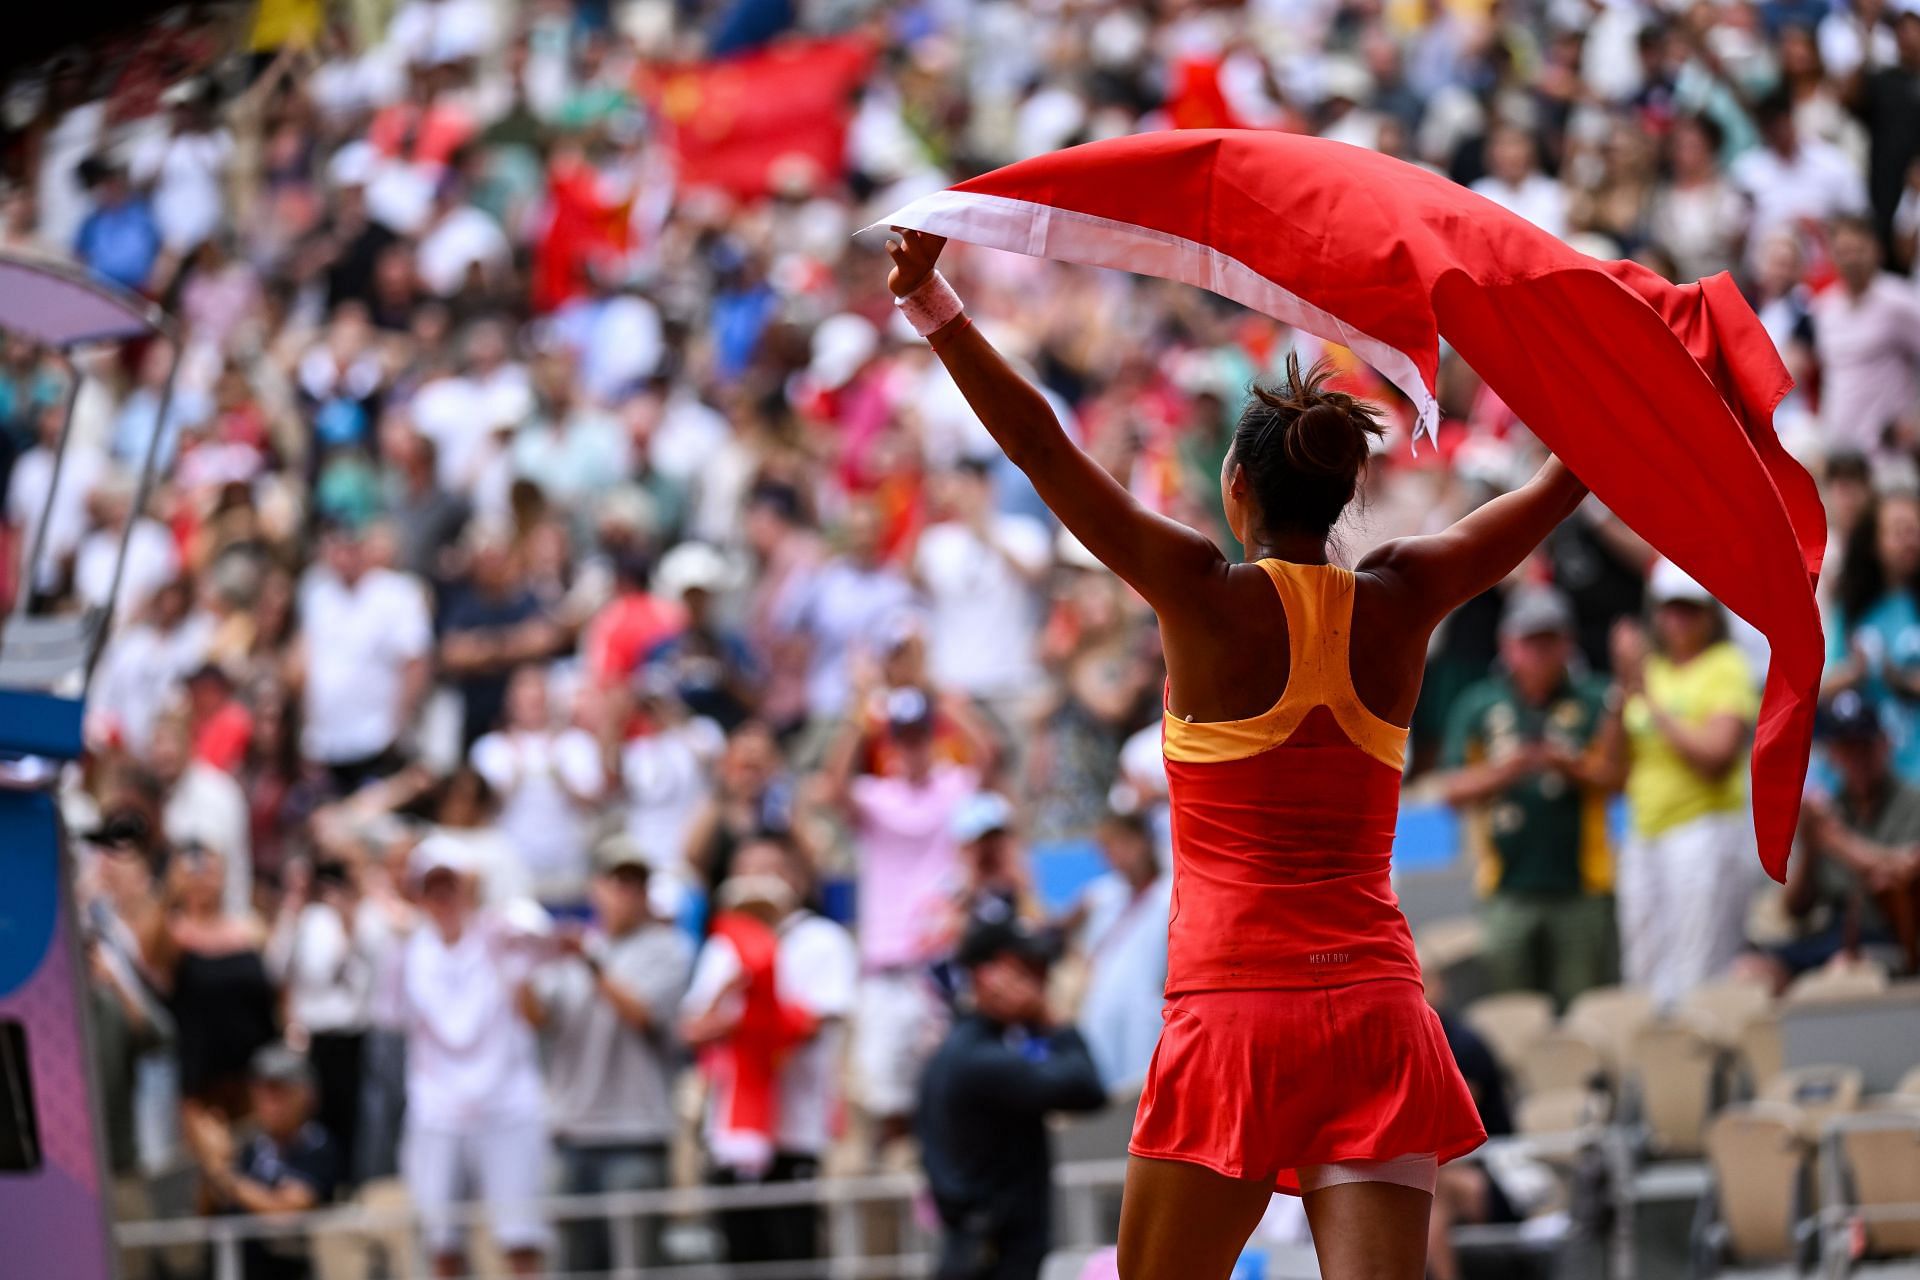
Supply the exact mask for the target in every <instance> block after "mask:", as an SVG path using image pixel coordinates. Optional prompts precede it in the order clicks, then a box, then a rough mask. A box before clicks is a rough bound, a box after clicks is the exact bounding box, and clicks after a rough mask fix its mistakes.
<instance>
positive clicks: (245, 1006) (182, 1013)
mask: <svg viewBox="0 0 1920 1280" xmlns="http://www.w3.org/2000/svg"><path fill="white" fill-rule="evenodd" d="M226 869H227V864H226V861H225V859H223V858H221V857H220V856H219V855H217V854H215V853H213V852H212V851H210V850H208V849H206V848H204V847H203V846H200V845H193V844H187V845H182V846H180V847H178V848H175V849H174V850H173V856H172V859H171V863H170V865H169V866H168V868H167V905H166V909H165V911H164V912H163V913H161V914H160V915H159V916H158V918H157V919H154V920H152V921H151V925H150V928H151V932H150V933H149V935H148V940H147V946H146V961H147V965H148V968H149V971H150V972H151V973H152V974H153V976H154V977H155V978H156V979H157V981H158V983H159V986H160V989H161V991H162V992H163V993H164V994H165V996H166V999H167V1007H168V1010H169V1011H170V1012H171V1013H172V1015H173V1020H174V1025H175V1028H176V1040H175V1051H176V1053H177V1055H178V1061H179V1069H180V1098H181V1105H180V1111H181V1118H182V1122H183V1126H185V1127H188V1128H190V1127H191V1125H192V1124H193V1123H194V1117H195V1116H196V1115H198V1114H200V1113H205V1112H213V1113H217V1114H218V1115H220V1116H221V1117H223V1118H225V1119H227V1120H238V1119H240V1118H242V1117H244V1116H246V1115H247V1111H248V1105H249V1103H248V1095H247V1063H248V1062H249V1061H250V1060H251V1059H252V1057H253V1055H254V1053H255V1052H256V1051H257V1050H259V1049H260V1048H261V1047H262V1046H264V1045H266V1044H269V1043H271V1042H272V1041H273V1040H275V1039H277V1038H278V1037H279V1002H280V1000H279V992H278V991H277V990H276V989H275V988H274V985H273V981H272V979H271V978H270V977H269V976H268V974H267V968H266V960H265V957H264V954H263V951H264V947H265V944H266V931H265V930H264V929H262V928H261V926H260V922H259V920H258V919H256V918H255V917H254V916H253V915H252V914H251V913H250V912H249V913H245V914H242V913H238V912H234V911H231V910H229V909H228V908H227V907H226V906H225V905H224V903H225V901H226V892H225V887H226V874H227V870H226Z"/></svg>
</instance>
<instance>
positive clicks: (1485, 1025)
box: [1464, 991, 1553, 1072]
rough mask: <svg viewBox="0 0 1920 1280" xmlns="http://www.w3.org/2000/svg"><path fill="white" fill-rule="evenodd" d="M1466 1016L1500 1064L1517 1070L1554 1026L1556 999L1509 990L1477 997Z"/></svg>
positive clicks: (1468, 1023)
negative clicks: (1530, 1050)
mask: <svg viewBox="0 0 1920 1280" xmlns="http://www.w3.org/2000/svg"><path fill="white" fill-rule="evenodd" d="M1464 1016H1465V1018H1466V1020H1467V1025H1468V1026H1470V1027H1472V1028H1473V1029H1474V1030H1475V1031H1476V1032H1478V1033H1479V1035H1480V1038H1481V1039H1482V1040H1485V1041H1486V1042H1487V1047H1488V1048H1490V1049H1492V1050H1493V1056H1494V1057H1495V1058H1498V1059H1499V1060H1500V1065H1501V1066H1503V1067H1505V1068H1506V1069H1507V1070H1508V1071H1509V1072H1517V1071H1518V1070H1519V1064H1520V1060H1521V1058H1523V1057H1525V1056H1526V1051H1527V1050H1528V1049H1529V1048H1531V1047H1532V1046H1533V1043H1534V1041H1536V1040H1538V1039H1539V1038H1540V1037H1541V1036H1543V1035H1545V1034H1546V1033H1547V1032H1549V1031H1551V1030H1552V1029H1553V1000H1552V999H1551V998H1550V997H1548V996H1545V995H1542V994H1541V993H1539V992H1537V991H1508V992H1503V993H1502V994H1500V995H1493V996H1483V997H1481V998H1480V999H1478V1000H1475V1001H1474V1002H1473V1003H1472V1004H1470V1005H1468V1006H1467V1008H1466V1013H1465V1015H1464Z"/></svg>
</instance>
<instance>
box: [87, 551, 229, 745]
mask: <svg viewBox="0 0 1920 1280" xmlns="http://www.w3.org/2000/svg"><path fill="white" fill-rule="evenodd" d="M212 639H213V619H212V618H210V617H208V616H207V615H206V614H203V613H196V612H195V611H194V609H193V588H192V586H191V584H189V583H188V582H187V581H185V580H184V579H183V580H179V581H175V582H170V583H168V584H167V585H166V586H163V587H161V588H160V589H159V590H158V591H156V592H154V593H153V598H152V599H151V600H149V601H148V602H147V607H146V610H145V611H144V613H143V614H142V615H141V616H140V617H139V618H138V619H137V620H135V621H134V622H133V624H132V625H130V626H128V627H126V628H125V629H124V630H122V631H121V632H120V633H119V634H118V635H116V636H115V637H114V638H113V641H112V642H111V643H110V644H109V645H108V647H107V651H106V654H105V656H104V657H103V658H102V659H101V670H100V675H99V679H98V680H97V681H96V682H95V686H94V692H93V696H92V698H91V699H90V703H91V707H90V714H91V716H92V717H93V719H94V723H95V728H96V732H97V733H98V734H100V736H104V737H108V738H117V739H118V740H119V742H120V744H121V745H122V746H123V747H125V748H126V749H127V750H128V751H130V752H132V753H133V754H134V755H136V756H142V757H144V756H145V755H146V754H147V752H148V750H149V748H150V746H151V743H152V739H153V733H154V729H155V726H156V725H157V724H158V723H159V721H160V719H161V716H162V714H163V712H164V711H165V710H166V707H167V703H168V701H169V700H170V699H171V698H173V696H174V695H175V694H176V692H177V691H178V690H179V688H180V684H181V682H182V681H184V680H185V679H186V678H187V676H188V675H190V674H191V673H192V672H193V671H194V670H195V669H196V668H197V667H199V666H200V665H201V664H202V663H203V662H205V661H206V657H207V649H208V646H209V644H210V643H211V642H212Z"/></svg>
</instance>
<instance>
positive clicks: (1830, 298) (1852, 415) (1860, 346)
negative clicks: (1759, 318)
mask: <svg viewBox="0 0 1920 1280" xmlns="http://www.w3.org/2000/svg"><path fill="white" fill-rule="evenodd" d="M1833 265H1834V268H1835V270H1836V271H1837V272H1838V273H1839V276H1840V278H1839V280H1838V281H1837V282H1836V283H1834V284H1833V285H1831V286H1829V287H1828V288H1827V289H1826V290H1825V291H1824V292H1822V293H1820V294H1818V295H1817V296H1816V297H1815V298H1814V300H1813V310H1812V315H1813V336H1814V349H1815V351H1816V352H1818V354H1819V356H1820V363H1821V367H1822V369H1824V370H1825V379H1824V381H1823V382H1822V384H1821V388H1820V426H1821V430H1822V431H1823V433H1824V434H1825V436H1826V444H1827V447H1828V448H1829V449H1842V450H1851V451H1854V452H1859V453H1864V454H1866V455H1867V456H1869V457H1884V456H1886V455H1887V453H1888V452H1889V451H1890V450H1895V449H1900V448H1905V447H1911V446H1912V445H1913V444H1914V443H1915V442H1916V441H1920V289H1916V288H1915V287H1914V285H1913V282H1912V281H1910V280H1902V279H1901V278H1900V277H1899V276H1896V275H1893V274H1892V273H1890V272H1886V271H1882V270H1881V269H1880V241H1879V239H1878V238H1877V237H1876V236H1875V235H1874V230H1873V224H1872V223H1870V222H1868V221H1867V220H1866V219H1865V218H1842V219H1839V220H1837V221H1836V222H1835V223H1834V224H1833Z"/></svg>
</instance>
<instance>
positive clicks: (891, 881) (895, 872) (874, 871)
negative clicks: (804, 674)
mask: <svg viewBox="0 0 1920 1280" xmlns="http://www.w3.org/2000/svg"><path fill="white" fill-rule="evenodd" d="M879 696H883V697H884V699H885V706H886V730H885V732H886V734H887V736H888V739H889V745H890V746H891V747H892V749H893V753H894V755H895V757H896V758H897V759H898V760H899V762H900V764H901V766H902V767H901V769H900V770H899V772H897V773H894V774H890V775H888V776H885V777H881V776H877V775H874V774H869V773H858V774H856V773H855V772H854V770H855V763H854V762H855V761H856V759H858V758H859V757H860V756H861V752H860V747H861V745H862V738H863V736H864V734H863V732H862V730H861V728H860V725H861V724H862V723H863V717H861V716H858V715H856V716H855V717H853V718H852V720H851V721H850V723H849V727H848V729H847V730H846V731H843V732H842V734H841V735H840V738H839V740H838V741H837V742H836V743H835V744H834V748H833V750H832V752H831V753H830V755H829V758H828V762H827V771H826V781H827V786H828V787H829V789H830V790H831V792H832V795H833V798H834V799H835V800H836V801H837V802H838V803H839V805H840V806H841V807H842V808H843V809H844V810H845V812H846V814H847V816H848V819H849V821H850V822H851V824H852V826H853V829H854V841H855V853H856V856H857V864H858V876H859V879H858V886H857V893H858V904H859V906H858V920H857V928H856V930H855V934H856V937H857V940H858V943H859V948H860V966H861V979H860V995H859V1002H858V1015H857V1018H856V1021H855V1029H854V1046H853V1063H854V1088H855V1092H856V1095H857V1096H858V1098H859V1100H860V1103H861V1105H862V1106H863V1107H865V1109H866V1110H867V1112H868V1114H870V1115H872V1116H873V1117H874V1118H875V1120H876V1121H877V1123H878V1124H879V1126H880V1132H879V1137H880V1141H881V1142H883V1143H884V1142H887V1141H889V1140H891V1139H893V1138H896V1137H901V1136H904V1135H905V1134H906V1132H907V1130H908V1127H909V1123H910V1120H911V1115H912V1111H913V1105H914V1095H915V1089H916V1087H917V1085H918V1082H919V1078H920V1070H921V1067H922V1066H923V1065H924V1064H925V1062H926V1059H927V1056H928V1055H929V1054H930V1053H931V1052H932V1050H933V1048H934V1047H935V1045H936V1044H937V1043H938V1040H939V1033H940V1023H941V1005H940V1001H939V999H938V997H937V995H936V994H935V991H934V989H933V986H932V983H931V981H930V979H929V976H928V966H929V964H930V963H931V962H932V961H933V960H934V959H936V958H937V957H936V956H935V955H934V954H933V951H934V949H935V947H936V945H937V943H936V941H935V939H934V938H933V937H932V936H930V935H929V934H928V932H927V929H926V925H927V922H928V921H929V920H932V919H936V918H938V917H939V914H940V910H941V908H942V907H943V906H944V904H945V899H946V895H947V894H948V892H949V891H950V889H951V887H952V885H953V883H954V881H955V879H956V878H957V877H958V875H959V873H960V866H959V861H960V852H959V848H958V846H957V845H956V844H955V842H954V838H953V834H952V824H953V815H954V811H955V810H957V809H958V808H959V807H960V805H961V804H962V803H964V802H965V801H966V800H967V798H968V797H970V796H972V795H973V794H974V792H975V791H977V790H979V787H980V778H981V775H980V773H979V771H977V770H975V769H972V768H967V767H964V766H960V765H955V764H947V763H943V762H941V761H939V760H938V758H937V757H936V755H935V752H934V749H933V705H932V703H930V702H929V701H928V700H927V696H926V694H924V693H923V692H921V691H920V690H918V689H894V690H892V691H890V692H888V693H886V694H884V695H879ZM863 697H864V695H860V694H857V695H856V703H859V702H860V701H862V700H863Z"/></svg>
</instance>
